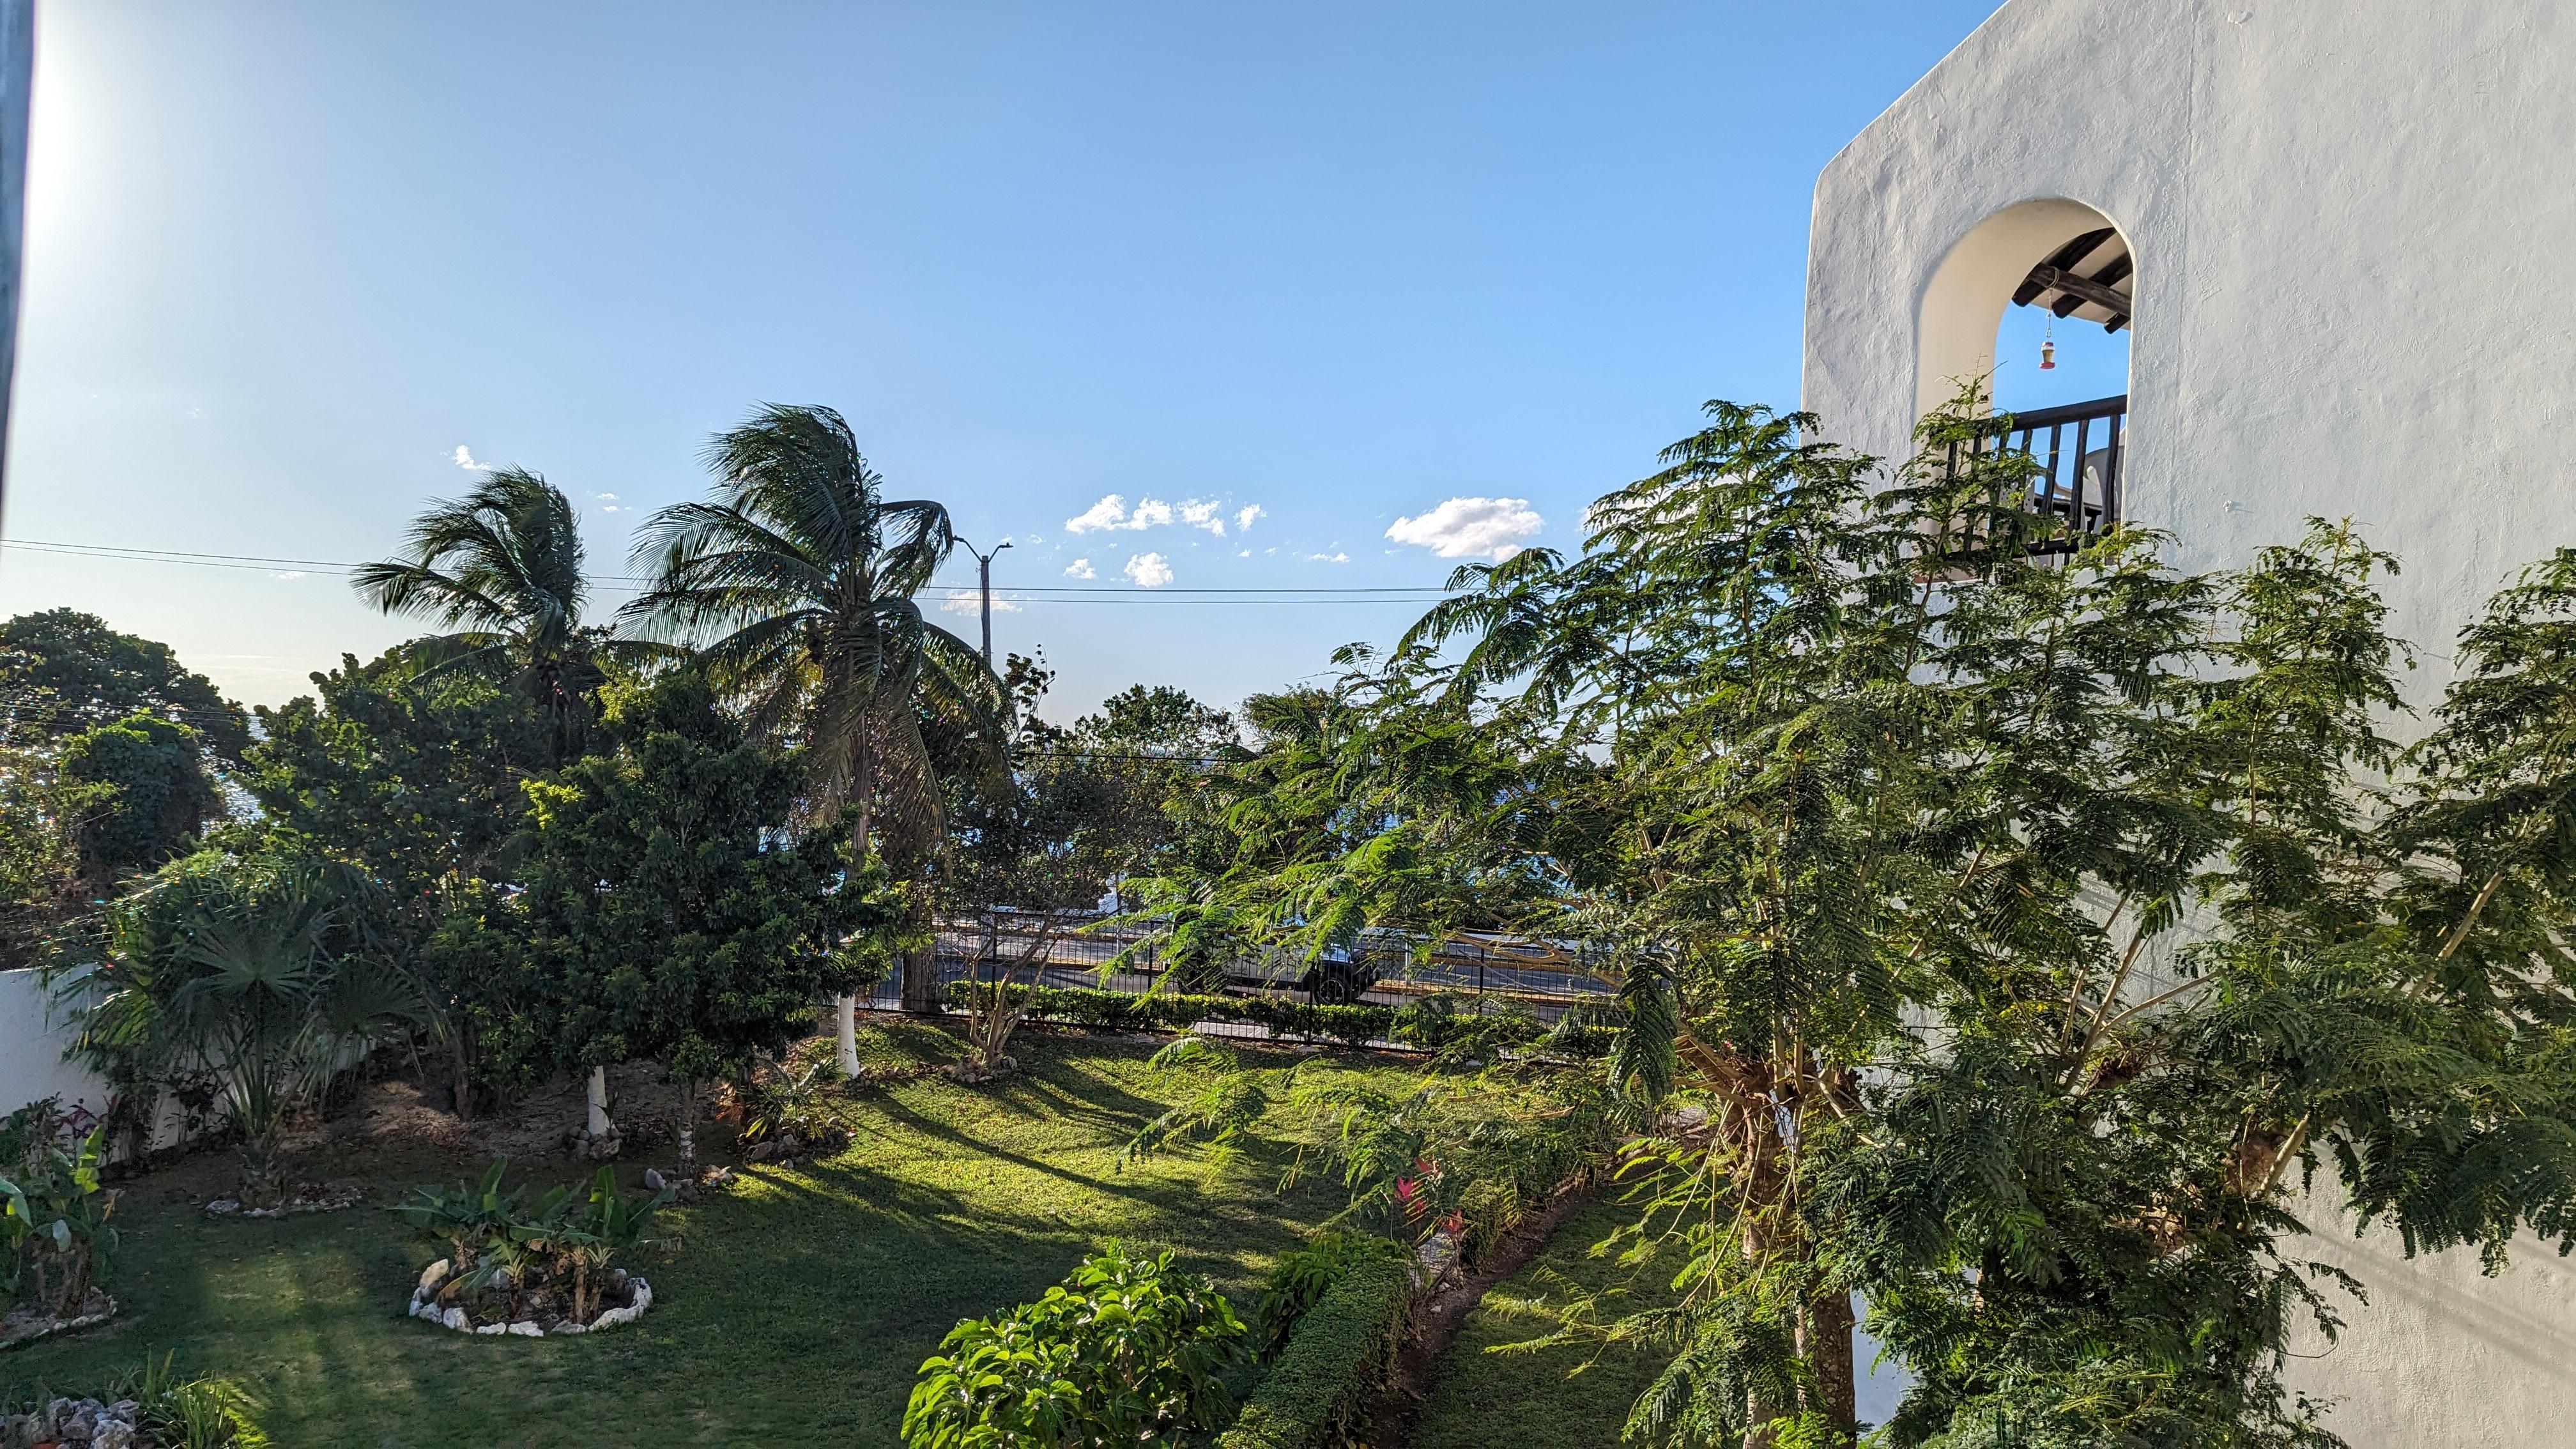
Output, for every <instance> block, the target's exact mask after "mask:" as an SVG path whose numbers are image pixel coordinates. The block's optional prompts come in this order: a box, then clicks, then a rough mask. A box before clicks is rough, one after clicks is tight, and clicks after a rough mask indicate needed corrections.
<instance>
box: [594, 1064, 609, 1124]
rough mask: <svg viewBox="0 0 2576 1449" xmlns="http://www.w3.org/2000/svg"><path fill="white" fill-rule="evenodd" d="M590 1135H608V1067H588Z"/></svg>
mask: <svg viewBox="0 0 2576 1449" xmlns="http://www.w3.org/2000/svg"><path fill="white" fill-rule="evenodd" d="M590 1135H591V1136H593V1137H605V1136H607V1135H608V1068H606V1067H592V1068H591V1069H590Z"/></svg>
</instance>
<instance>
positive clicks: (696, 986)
mask: <svg viewBox="0 0 2576 1449" xmlns="http://www.w3.org/2000/svg"><path fill="white" fill-rule="evenodd" d="M605 723H606V728H607V730H608V731H609V733H611V734H612V735H613V736H614V737H615V739H616V748H615V749H614V750H613V751H606V752H601V753H595V754H592V755H590V756H586V757H584V758H583V759H580V760H577V761H575V762H574V763H572V764H571V765H569V766H567V767H566V768H565V769H564V770H563V771H562V772H561V773H560V774H559V775H558V776H556V777H555V778H553V779H547V780H530V781H528V782H526V785H525V789H526V791H527V794H528V800H529V806H530V809H529V825H528V830H527V832H526V837H525V840H524V842H523V844H522V850H523V853H524V860H523V863H522V865H521V867H520V869H519V872H518V880H519V884H520V885H521V887H522V889H521V890H520V891H519V892H518V893H517V895H516V896H515V897H514V898H513V899H512V900H510V901H509V902H508V903H507V904H506V905H505V906H503V907H501V908H500V909H499V910H498V911H497V912H496V925H497V928H498V931H499V934H500V935H501V937H502V938H503V939H504V941H505V942H506V944H505V945H504V946H503V947H502V948H501V949H503V950H505V951H506V952H507V953H509V954H508V957H507V959H508V960H509V961H510V962H511V963H512V969H511V971H510V972H509V973H508V974H509V975H511V976H514V977H515V978H516V980H517V981H518V982H519V983H521V986H520V994H519V995H518V996H517V997H516V998H515V999H506V1000H505V1001H504V1002H503V1003H502V1005H503V1006H504V1007H505V1008H506V1010H507V1012H508V1014H509V1015H510V1016H512V1017H515V1018H517V1019H518V1022H519V1023H520V1029H519V1030H518V1032H517V1033H516V1034H515V1035H514V1036H513V1038H512V1045H513V1047H514V1048H515V1049H517V1050H519V1051H521V1052H524V1053H527V1054H529V1055H530V1056H532V1057H535V1058H537V1060H536V1061H535V1062H534V1063H532V1065H541V1066H543V1067H558V1066H560V1067H569V1068H575V1069H581V1070H594V1069H598V1068H603V1067H607V1066H612V1065H615V1064H617V1063H620V1062H627V1061H635V1060H644V1059H649V1060H652V1061H655V1062H658V1063H659V1064H660V1065H661V1067H662V1069H663V1070H664V1071H665V1072H666V1073H668V1074H669V1075H670V1076H671V1077H672V1078H673V1079H674V1080H676V1081H678V1082H679V1083H681V1084H682V1086H683V1088H684V1089H686V1090H687V1091H688V1092H689V1094H690V1100H691V1102H692V1105H694V1094H695V1090H696V1088H697V1086H698V1085H699V1084H701V1083H704V1082H707V1081H710V1080H713V1079H716V1078H718V1077H725V1076H735V1077H739V1076H747V1075H748V1074H749V1072H750V1070H751V1066H752V1060H753V1058H754V1056H755V1055H757V1054H759V1053H761V1052H775V1051H777V1050H779V1049H780V1048H781V1047H783V1046H784V1045H785V1043H786V1042H787V1040H788V1039H789V1038H790V1037H791V1036H794V1035H795V1034H796V1033H797V1032H798V1030H799V1029H800V1028H801V1027H802V1026H803V1025H804V1023H806V1022H807V1021H809V1020H811V1016H810V1012H811V1011H812V1008H813V1003H814V1002H815V1001H817V1000H818V999H820V998H822V997H823V996H825V995H828V994H830V993H833V992H841V991H848V990H850V989H852V988H853V986H854V984H855V982H856V981H857V980H858V979H860V978H862V977H864V976H866V975H867V974H868V973H869V971H870V970H871V969H881V961H880V960H878V959H877V958H878V957H879V956H880V955H881V952H882V944H881V943H882V940H883V938H884V935H885V933H886V932H887V931H888V930H889V929H890V928H891V927H892V925H893V924H894V921H895V919H896V917H897V915H898V907H897V906H896V905H895V904H894V903H892V902H891V901H889V900H888V899H887V898H886V893H885V892H884V891H883V889H882V877H881V875H879V874H878V873H875V872H870V871H853V870H852V869H851V868H850V864H849V856H848V854H847V850H846V846H845V844H844V842H842V841H841V840H840V839H838V838H837V837H833V836H824V835H805V836H802V837H789V836H786V835H784V834H782V832H781V831H780V830H779V827H778V822H780V821H782V820H784V819H786V818H787V817H788V814H789V812H790V811H791V810H792V808H793V807H794V805H795V803H796V799H797V794H798V791H799V790H800V789H801V788H802V787H803V784H804V776H803V775H802V774H801V773H800V771H801V768H802V766H801V762H800V761H798V760H796V759H794V758H793V757H792V756H787V755H782V754H780V753H778V752H777V751H775V750H773V749H770V748H769V747H767V746H765V745H763V744H761V743H759V742H757V741H754V740H750V739H747V738H745V736H744V732H743V729H742V727H741V726H740V725H739V724H738V723H737V722H736V721H734V720H733V719H732V718H731V717H730V716H728V715H727V714H725V713H723V712H722V711H719V710H718V709H717V708H716V707H715V702H714V696H713V694H712V692H711V690H710V688H709V686H708V684H707V683H706V681H705V679H704V677H703V676H701V675H699V674H698V673H697V672H696V671H694V670H686V669H683V670H677V671H673V672H671V673H669V674H666V675H665V676H664V677H662V678H661V679H659V680H656V681H654V682H653V683H651V684H648V685H634V686H622V687H618V688H614V689H612V690H611V692H610V705H609V711H608V714H607V717H606V722H605ZM693 1122H694V1114H693V1113H692V1115H691V1116H689V1117H688V1118H684V1123H683V1128H684V1135H683V1137H682V1139H681V1152H682V1155H683V1158H684V1160H686V1159H689V1158H690V1157H691V1156H692V1154H693V1152H694V1147H695V1139H694V1137H692V1136H689V1135H687V1128H688V1127H689V1126H690V1125H692V1124H693Z"/></svg>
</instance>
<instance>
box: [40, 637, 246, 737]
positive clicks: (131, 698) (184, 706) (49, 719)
mask: <svg viewBox="0 0 2576 1449" xmlns="http://www.w3.org/2000/svg"><path fill="white" fill-rule="evenodd" d="M137 711H142V712H146V713H150V714H157V715H160V716H162V717H164V718H167V719H174V720H177V721H179V722H180V723H182V724H185V725H187V726H189V727H190V728H191V729H194V730H196V731H197V733H198V734H200V735H202V736H204V737H205V740H206V744H207V747H208V748H210V749H212V750H213V751H214V752H215V756H216V758H218V759H220V760H224V761H226V762H230V761H234V760H238V759H240V758H241V752H242V750H243V748H244V747H245V746H247V745H248V744H249V743H250V727H249V721H248V720H247V719H245V718H244V717H243V714H242V708H241V706H240V705H238V704H235V703H233V702H232V701H231V700H228V699H226V698H224V697H223V695H222V694H220V693H218V692H217V691H216V689H215V687H214V685H212V684H210V683H208V682H207V680H206V677H205V676H204V675H202V674H191V673H189V672H188V670H187V669H186V668H184V667H182V666H181V665H180V663H179V659H178V656H177V655H175V654H173V653H172V652H171V651H170V646H169V645H167V644H159V643H155V642H154V641H152V640H150V639H144V638H139V637H137V636H135V635H132V634H120V633H118V632H117V631H116V630H114V629H111V628H109V627H108V626H107V622H106V621H105V620H103V619H101V618H99V617H98V616H97V615H95V614H84V613H81V612H79V611H78V610H75V609H47V610H45V611H44V612H42V613H37V614H20V615H19V616H17V617H16V618H14V619H11V620H9V621H8V622H7V623H5V624H0V715H5V717H6V719H7V721H8V724H9V727H10V731H11V733H12V734H18V732H22V731H23V732H24V733H23V734H18V737H21V738H23V737H25V736H26V735H32V736H33V737H36V738H40V739H42V738H52V737H60V736H64V735H70V734H75V733H77V732H79V731H80V730H81V729H83V728H85V727H87V726H89V725H94V724H105V723H108V722H109V721H112V720H118V719H123V718H124V717H126V716H127V715H130V714H134V713H136V712H137Z"/></svg>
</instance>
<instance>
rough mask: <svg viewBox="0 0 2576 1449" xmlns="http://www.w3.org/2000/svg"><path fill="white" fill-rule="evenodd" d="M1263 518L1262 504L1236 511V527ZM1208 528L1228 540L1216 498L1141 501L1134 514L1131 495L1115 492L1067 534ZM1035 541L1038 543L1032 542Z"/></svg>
mask: <svg viewBox="0 0 2576 1449" xmlns="http://www.w3.org/2000/svg"><path fill="white" fill-rule="evenodd" d="M1260 516H1261V505H1259V504H1257V503H1256V504H1254V505H1252V506H1251V507H1249V508H1243V509H1238V510H1236V512H1235V526H1236V527H1238V528H1249V527H1251V526H1252V520H1253V519H1255V518H1258V517H1260ZM1176 523H1177V524H1181V525H1184V526H1186V527H1190V528H1204V529H1206V530H1207V531H1208V532H1210V533H1213V534H1215V535H1216V536H1217V537H1219V538H1223V537H1225V504H1224V503H1223V502H1221V501H1219V500H1217V499H1214V498H1184V499H1182V500H1181V501H1180V502H1179V503H1166V502H1164V501H1163V500H1162V499H1160V498H1139V499H1137V500H1136V507H1135V509H1134V511H1132V512H1130V511H1129V509H1128V507H1127V495H1125V494H1123V493H1111V494H1107V495H1105V496H1103V497H1102V498H1101V500H1100V501H1099V502H1097V503H1095V504H1093V505H1091V506H1090V507H1089V508H1086V509H1084V510H1083V511H1082V512H1080V513H1078V514H1076V515H1074V516H1073V517H1071V518H1068V519H1066V520H1065V521H1064V529H1065V532H1067V533H1089V532H1091V531H1093V530H1094V529H1111V528H1116V529H1124V530H1126V531H1127V532H1129V533H1142V532H1144V531H1145V530H1146V529H1149V528H1168V527H1170V526H1172V525H1173V524H1176ZM1032 541H1033V542H1034V540H1032Z"/></svg>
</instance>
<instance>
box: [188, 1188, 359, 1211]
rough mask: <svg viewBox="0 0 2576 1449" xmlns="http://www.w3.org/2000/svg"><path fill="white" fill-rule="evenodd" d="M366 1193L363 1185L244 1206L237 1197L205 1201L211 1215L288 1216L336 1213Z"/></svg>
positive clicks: (351, 1206) (357, 1202) (354, 1204)
mask: <svg viewBox="0 0 2576 1449" xmlns="http://www.w3.org/2000/svg"><path fill="white" fill-rule="evenodd" d="M366 1196H367V1190H366V1189H365V1188H362V1187H343V1188H337V1189H334V1190H333V1191H332V1192H331V1193H329V1194H328V1195H326V1196H323V1197H319V1198H310V1197H307V1198H297V1199H296V1200H295V1201H293V1202H289V1203H281V1204H279V1205H278V1206H276V1207H263V1208H255V1207H243V1206H242V1204H241V1199H240V1198H237V1197H219V1198H216V1199H215V1200H214V1201H213V1202H210V1203H208V1204H206V1212H207V1213H208V1214H209V1215H210V1216H213V1217H219V1218H233V1217H241V1218H283V1217H291V1216H293V1215H294V1214H296V1213H336V1212H339V1211H341V1210H342V1209H344V1208H353V1207H356V1206H357V1205H358V1204H359V1203H360V1202H361V1201H363V1200H365V1198H366Z"/></svg>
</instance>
